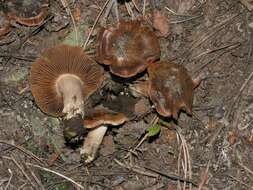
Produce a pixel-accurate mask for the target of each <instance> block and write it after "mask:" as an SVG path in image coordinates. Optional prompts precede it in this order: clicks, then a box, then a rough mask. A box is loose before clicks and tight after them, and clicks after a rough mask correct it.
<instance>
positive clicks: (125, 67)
mask: <svg viewBox="0 0 253 190" xmlns="http://www.w3.org/2000/svg"><path fill="white" fill-rule="evenodd" d="M159 58H160V46H159V42H158V39H157V37H156V35H155V33H154V32H153V31H151V30H150V29H149V28H148V27H147V26H143V25H142V24H141V22H140V21H123V20H122V21H120V22H119V23H118V24H117V26H116V27H108V28H101V29H100V31H99V33H98V37H97V60H98V62H100V63H102V64H105V65H109V67H110V71H111V72H112V73H113V74H115V75H117V76H120V77H124V78H128V77H132V76H135V75H136V74H138V73H141V72H143V71H144V70H145V69H146V68H147V66H148V64H149V63H152V62H154V61H155V60H158V59H159Z"/></svg>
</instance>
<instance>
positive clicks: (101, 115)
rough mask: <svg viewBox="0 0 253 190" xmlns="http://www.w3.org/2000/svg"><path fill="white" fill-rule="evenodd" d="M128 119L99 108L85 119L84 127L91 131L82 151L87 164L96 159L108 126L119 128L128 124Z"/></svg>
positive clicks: (120, 114)
mask: <svg viewBox="0 0 253 190" xmlns="http://www.w3.org/2000/svg"><path fill="white" fill-rule="evenodd" d="M127 120H128V118H127V117H126V116H125V115H124V114H123V113H118V112H113V111H111V110H108V109H104V108H99V109H95V110H93V111H91V112H90V113H89V114H88V115H86V116H85V117H84V127H85V128H87V129H91V131H89V133H88V135H87V137H86V138H85V142H84V145H83V147H82V149H81V151H80V154H81V157H82V158H83V160H84V162H85V163H90V162H92V161H93V160H94V159H95V158H96V154H97V151H98V149H99V146H100V144H101V143H102V140H103V137H104V135H105V133H106V131H107V128H108V126H117V125H121V124H123V123H124V122H126V121H127Z"/></svg>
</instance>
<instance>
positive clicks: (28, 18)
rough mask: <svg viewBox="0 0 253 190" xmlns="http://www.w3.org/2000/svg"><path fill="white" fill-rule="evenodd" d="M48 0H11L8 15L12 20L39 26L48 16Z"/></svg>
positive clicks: (8, 5)
mask: <svg viewBox="0 0 253 190" xmlns="http://www.w3.org/2000/svg"><path fill="white" fill-rule="evenodd" d="M48 6H49V2H48V0H9V1H8V2H7V3H6V8H7V15H8V17H9V18H10V19H11V20H14V21H16V22H17V23H19V24H23V25H25V26H38V25H40V24H42V23H43V21H44V19H45V18H46V16H47V11H48Z"/></svg>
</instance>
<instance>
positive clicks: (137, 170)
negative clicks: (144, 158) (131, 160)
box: [113, 159, 159, 178]
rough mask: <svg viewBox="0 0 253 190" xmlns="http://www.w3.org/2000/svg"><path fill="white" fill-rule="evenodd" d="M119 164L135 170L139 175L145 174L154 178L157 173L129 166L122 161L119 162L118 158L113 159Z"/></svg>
mask: <svg viewBox="0 0 253 190" xmlns="http://www.w3.org/2000/svg"><path fill="white" fill-rule="evenodd" d="M113 160H114V161H115V162H116V163H117V164H118V165H119V166H121V167H123V168H127V169H129V170H131V171H133V172H136V173H138V174H141V175H145V176H149V177H154V178H157V177H158V176H159V175H157V174H156V173H153V172H152V173H151V172H148V171H145V169H144V168H140V167H138V166H131V165H128V164H124V163H122V162H120V161H119V160H117V159H113Z"/></svg>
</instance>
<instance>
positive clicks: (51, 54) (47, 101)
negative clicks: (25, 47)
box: [30, 45, 104, 119]
mask: <svg viewBox="0 0 253 190" xmlns="http://www.w3.org/2000/svg"><path fill="white" fill-rule="evenodd" d="M103 79H104V75H103V69H102V68H101V66H99V65H98V64H96V63H95V62H94V61H93V60H91V59H90V58H89V57H88V56H87V55H86V54H85V53H84V52H83V49H82V48H81V47H75V46H69V45H59V46H57V47H54V48H51V49H48V50H47V51H46V52H45V53H44V54H42V56H41V57H40V58H38V59H37V60H36V61H35V63H34V64H33V65H32V68H31V76H30V87H31V91H32V94H33V96H34V98H35V101H36V103H37V105H38V106H39V107H40V109H41V110H42V111H43V112H45V113H47V114H49V115H52V116H55V117H58V116H65V119H70V118H72V117H74V116H75V115H77V114H81V115H83V113H84V108H83V106H84V102H85V101H86V100H87V98H88V97H89V96H90V95H91V94H92V93H94V92H95V91H96V90H97V89H98V88H99V87H100V85H101V84H102V81H103Z"/></svg>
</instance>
